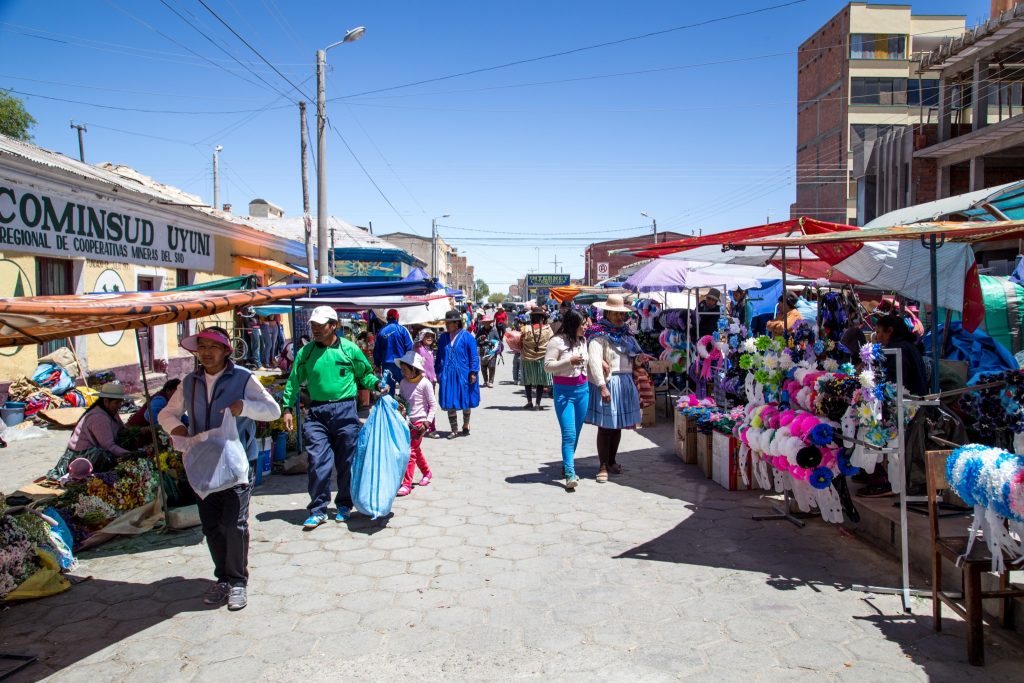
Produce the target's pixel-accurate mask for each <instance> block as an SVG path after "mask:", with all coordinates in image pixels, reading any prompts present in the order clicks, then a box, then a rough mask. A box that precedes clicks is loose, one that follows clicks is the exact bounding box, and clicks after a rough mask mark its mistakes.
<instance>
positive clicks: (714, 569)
mask: <svg viewBox="0 0 1024 683" xmlns="http://www.w3.org/2000/svg"><path fill="white" fill-rule="evenodd" d="M509 375H510V371H509V364H508V363H506V364H504V365H502V366H499V370H498V379H499V380H500V381H501V383H500V384H499V385H498V386H497V387H495V388H493V389H484V390H483V394H484V399H483V405H482V406H481V407H480V408H479V409H478V410H476V411H474V414H473V421H472V422H473V424H472V427H473V430H472V431H473V433H472V436H470V437H468V438H459V439H457V440H454V441H447V440H437V441H433V440H427V441H425V453H426V456H427V458H428V460H429V462H430V464H431V467H432V468H433V470H434V472H435V477H434V481H433V483H432V484H431V485H430V486H429V487H425V488H417V489H414V492H413V494H412V495H411V496H409V497H407V498H404V499H399V500H398V502H397V503H396V505H395V510H394V514H393V516H392V517H391V518H390V519H388V520H387V521H386V523H384V522H371V521H369V520H367V519H366V518H360V517H356V518H355V519H354V520H353V521H352V522H351V523H350V524H349V525H347V526H345V525H338V524H335V523H334V522H333V521H332V522H329V523H328V524H327V525H324V526H322V527H320V528H319V529H316V530H315V531H312V532H308V533H306V532H303V531H302V529H301V528H300V526H299V524H300V523H301V522H302V520H303V519H304V517H305V516H306V510H305V504H306V502H307V496H306V479H305V476H291V477H285V476H274V477H271V479H270V480H269V483H267V484H266V485H264V486H262V487H260V488H258V489H257V492H256V495H254V497H253V536H252V549H251V555H250V564H251V575H252V579H251V583H250V598H249V606H248V607H247V608H246V609H245V610H244V611H242V612H238V613H230V612H228V611H227V610H226V609H224V608H220V609H207V608H204V607H203V605H202V604H201V601H200V595H201V594H202V592H203V591H204V590H205V589H206V587H207V586H208V580H209V577H210V572H211V564H210V559H209V556H208V554H207V550H206V547H205V546H204V544H203V542H202V539H201V535H200V534H199V532H198V530H197V529H193V530H190V531H186V532H179V533H172V534H157V533H150V534H148V535H146V536H144V537H141V538H137V539H132V540H126V541H119V542H112V543H108V544H107V545H105V546H102V547H100V548H99V549H98V550H95V551H92V552H87V553H85V554H84V555H83V557H82V558H81V559H82V565H81V568H80V569H79V570H78V571H77V572H76V573H77V574H78V575H80V576H86V575H90V576H92V577H93V578H92V580H90V581H86V582H84V583H82V584H80V585H77V586H75V587H73V588H72V589H71V590H69V591H67V592H65V593H64V594H62V595H59V596H56V597H52V598H48V599H44V600H39V601H35V602H32V603H27V604H20V605H14V606H12V607H11V608H10V609H7V610H5V611H3V612H0V651H3V652H7V653H30V654H34V655H38V656H39V658H40V660H39V662H38V663H37V664H35V665H33V666H32V667H30V668H28V669H26V670H25V671H24V672H23V674H22V676H21V678H20V679H17V678H16V680H37V679H40V678H43V677H46V676H52V677H53V679H54V680H61V681H72V680H82V681H97V680H132V681H149V680H172V681H180V680H193V679H194V680H210V681H214V680H221V681H222V680H225V679H228V678H230V679H231V680H235V681H243V680H256V679H259V680H281V681H285V680H302V679H313V678H314V677H315V678H317V679H324V677H325V676H328V675H330V676H342V677H344V679H345V680H385V679H393V678H394V677H396V676H401V677H403V678H408V679H426V680H453V679H455V680H459V679H474V680H495V679H497V680H507V679H518V678H545V679H558V680H572V679H576V680H579V679H583V678H587V679H597V680H623V681H625V680H644V681H647V680H674V679H681V678H686V679H687V680H713V681H728V680H742V681H753V680H766V681H767V680H785V681H794V680H814V681H820V680H859V681H880V680H928V679H930V680H938V681H952V680H972V681H983V680H1003V681H1010V680H1018V681H1019V680H1020V678H1021V674H1020V671H1021V667H1022V665H1024V658H1022V656H1021V654H1020V653H1019V652H1018V651H1015V650H1013V649H1012V648H1011V647H1010V645H1009V644H1007V643H1004V642H1003V641H1002V640H1000V639H994V638H992V636H991V632H992V629H989V630H987V633H988V634H989V637H988V641H987V643H986V657H987V660H988V665H987V666H986V667H985V668H984V669H976V668H973V667H969V666H968V665H967V664H966V648H965V642H964V637H963V628H962V624H961V623H960V622H958V621H954V620H953V619H952V618H948V619H947V622H946V624H945V625H944V630H943V632H942V633H941V634H936V633H934V632H933V631H932V629H931V605H930V601H928V600H918V601H917V602H916V605H915V613H914V614H913V615H903V614H902V613H901V612H900V608H899V601H898V599H897V598H896V597H894V596H887V595H867V594H864V593H860V592H855V591H853V590H851V589H850V585H851V584H854V583H862V584H868V585H893V584H894V583H895V582H896V581H897V579H898V567H897V564H896V563H895V562H892V561H890V560H888V559H886V558H884V557H883V556H881V555H880V554H879V553H878V552H876V551H875V550H874V549H872V548H870V547H868V546H866V545H864V544H863V543H862V542H861V541H858V540H856V539H854V538H852V537H850V536H849V535H846V534H843V533H841V532H840V531H839V529H838V528H836V527H834V526H829V525H825V524H823V523H821V521H820V520H812V521H810V522H809V524H808V526H807V527H806V528H805V529H797V528H796V527H794V526H791V525H790V524H788V523H786V522H778V521H766V522H758V521H753V520H752V519H751V516H752V515H754V514H758V513H764V512H765V511H766V510H767V509H768V507H769V502H768V501H766V500H764V499H763V498H761V496H760V494H759V493H757V492H747V493H735V492H733V493H730V492H727V491H725V490H723V489H721V488H720V487H719V486H718V485H717V484H715V483H714V482H712V481H710V480H707V479H705V478H704V477H703V475H701V474H700V473H699V471H698V470H697V468H696V467H693V466H684V465H682V464H681V463H680V462H679V461H678V459H677V458H676V456H675V455H674V454H673V451H672V441H671V439H672V435H671V425H670V423H669V422H668V421H666V420H664V419H663V418H660V417H659V420H660V422H659V425H658V426H657V427H656V428H653V429H644V430H640V431H637V432H635V433H627V434H626V435H625V436H624V437H623V440H622V449H621V451H622V456H621V458H620V461H621V462H622V464H623V466H624V468H625V469H626V471H625V472H624V473H623V474H621V475H619V476H614V477H613V478H612V480H611V482H610V483H608V484H604V485H598V484H596V483H595V482H594V480H593V476H594V474H595V473H596V469H597V467H596V456H594V438H595V432H594V431H593V428H592V427H589V426H588V427H587V428H586V429H585V430H584V432H583V437H582V441H581V447H580V452H579V454H578V456H579V460H578V462H579V465H578V469H579V474H580V475H581V476H582V477H583V482H582V484H581V485H580V487H579V489H578V490H577V491H576V492H575V493H567V492H566V491H564V490H563V488H562V487H561V483H560V480H559V477H560V475H561V467H560V461H559V458H558V452H557V440H558V429H557V425H556V422H555V416H554V414H553V411H552V409H551V408H550V405H551V404H550V399H548V401H547V405H548V409H547V410H545V411H543V412H526V411H523V410H522V409H521V407H520V406H521V404H522V397H521V395H520V393H519V389H518V388H517V387H513V386H511V385H510V384H509V383H508V381H509V379H510V377H509ZM442 421H443V420H442ZM442 421H439V423H438V426H441V422H442ZM59 436H60V439H63V438H64V434H60V435H59ZM48 440H49V441H50V442H51V443H52V444H53V447H52V449H51V450H50V451H49V452H48V454H45V455H43V456H41V457H39V458H38V460H39V462H38V463H36V464H37V468H36V471H37V472H42V471H43V469H45V468H44V467H43V465H44V464H46V463H48V462H49V461H50V460H53V459H55V458H56V455H57V453H58V450H57V449H58V448H59V446H58V443H59V444H62V443H63V441H60V442H58V441H57V439H56V438H54V437H48ZM39 441H41V440H39ZM36 443H37V442H23V443H21V444H15V445H12V447H11V448H9V449H7V451H6V452H0V462H3V465H2V466H0V480H3V481H4V482H5V483H12V484H17V483H21V482H20V481H18V482H12V481H11V480H10V476H11V473H12V472H17V473H19V474H22V473H24V457H25V456H24V453H25V452H26V451H27V449H30V448H34V447H36V446H35V445H34V444H36ZM19 458H21V460H20V461H19ZM19 462H20V464H19ZM19 468H20V469H19ZM947 614H948V612H947Z"/></svg>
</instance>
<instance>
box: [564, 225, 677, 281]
mask: <svg viewBox="0 0 1024 683" xmlns="http://www.w3.org/2000/svg"><path fill="white" fill-rule="evenodd" d="M683 237H689V235H683V234H680V233H678V232H659V233H658V242H669V241H671V240H678V239H682V238H683ZM648 244H651V237H650V235H641V236H639V237H627V238H625V239H621V240H609V241H608V242H595V243H594V244H591V245H590V246H589V247H587V251H586V254H585V256H586V258H585V260H584V264H585V268H586V271H587V272H586V273H585V274H584V277H583V280H584V284H586V285H592V284H594V283H595V282H598V281H600V280H601V279H603V278H599V277H598V276H597V264H598V263H601V262H607V263H608V276H609V277H615V275H616V274H617V273H618V272H619V269H620V268H624V267H625V266H628V265H630V264H632V263H636V262H637V261H638V260H640V259H638V258H637V257H636V256H629V255H627V254H612V255H609V254H608V252H609V251H614V250H615V249H628V248H630V247H640V246H645V245H648Z"/></svg>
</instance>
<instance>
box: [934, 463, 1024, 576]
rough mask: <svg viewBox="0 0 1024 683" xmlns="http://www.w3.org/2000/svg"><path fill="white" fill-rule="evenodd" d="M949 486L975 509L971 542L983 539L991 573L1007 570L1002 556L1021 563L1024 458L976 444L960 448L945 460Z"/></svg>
mask: <svg viewBox="0 0 1024 683" xmlns="http://www.w3.org/2000/svg"><path fill="white" fill-rule="evenodd" d="M946 479H947V480H948V481H949V485H950V487H951V488H952V489H953V490H954V491H956V494H957V495H958V496H960V498H962V499H963V501H964V502H965V503H967V504H968V505H973V506H974V523H973V524H972V525H971V540H970V541H969V542H968V545H967V550H966V551H965V552H964V555H965V556H966V555H968V554H970V552H971V547H972V546H973V544H974V541H975V539H977V538H978V537H979V536H980V537H982V538H983V539H984V540H985V543H986V545H987V546H988V550H989V553H991V555H992V571H994V572H1000V571H1003V570H1005V569H1006V563H1005V561H1004V558H1003V555H1004V553H1005V554H1006V556H1007V557H1009V558H1010V561H1011V562H1012V563H1014V564H1021V563H1022V562H1024V456H1021V455H1016V454H1015V453H1009V452H1007V451H1004V450H1001V449H999V448H989V447H988V446H982V445H978V444H971V445H969V446H961V447H960V448H958V449H956V450H955V451H953V453H952V454H951V455H950V456H949V458H948V459H947V461H946Z"/></svg>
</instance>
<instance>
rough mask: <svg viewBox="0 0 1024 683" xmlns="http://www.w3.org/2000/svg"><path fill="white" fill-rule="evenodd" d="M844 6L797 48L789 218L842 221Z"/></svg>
mask: <svg viewBox="0 0 1024 683" xmlns="http://www.w3.org/2000/svg"><path fill="white" fill-rule="evenodd" d="M849 26H850V15H849V8H845V9H843V10H842V11H841V12H839V14H837V15H835V16H834V17H832V18H831V19H830V20H829V21H828V22H827V23H826V24H825V25H824V26H822V27H821V28H820V29H818V30H817V31H816V32H815V33H814V34H813V35H812V36H811V37H810V38H808V39H807V40H806V41H805V42H804V43H803V44H802V45H801V46H800V49H799V51H798V52H797V95H798V99H799V102H798V103H797V153H796V163H797V173H796V202H795V203H794V205H793V207H792V209H791V212H792V215H793V217H796V216H802V215H807V216H812V217H814V218H820V219H822V220H828V221H835V222H841V223H845V222H846V212H845V211H844V210H842V209H841V208H838V207H844V206H846V195H847V185H846V184H845V183H843V182H837V181H842V180H844V179H845V177H846V173H845V172H842V171H840V170H838V169H839V167H843V168H845V165H846V160H847V151H846V150H847V147H848V141H847V140H846V131H847V129H848V125H847V121H848V116H847V81H848V80H849V78H848V75H849V62H848V59H847V50H848V47H847V36H848V34H849Z"/></svg>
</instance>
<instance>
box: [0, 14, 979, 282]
mask: <svg viewBox="0 0 1024 683" xmlns="http://www.w3.org/2000/svg"><path fill="white" fill-rule="evenodd" d="M203 1H204V2H206V4H207V5H209V7H210V8H212V9H213V11H214V12H216V13H217V14H218V15H220V17H221V18H222V19H224V21H225V22H227V24H229V25H230V26H231V27H232V28H234V29H235V31H237V32H238V33H239V34H240V35H241V36H242V38H244V39H245V40H246V41H248V42H249V43H250V44H252V45H253V46H254V47H255V48H256V49H257V50H258V51H259V52H260V53H261V54H262V55H263V56H264V57H265V58H266V59H267V60H268V61H269V62H271V63H272V64H274V66H275V67H277V69H278V70H279V71H281V72H282V74H283V75H284V76H285V77H287V79H288V80H290V81H291V82H292V83H293V84H295V85H296V86H298V88H299V89H300V90H302V91H303V92H304V93H305V94H306V95H307V96H309V97H310V98H313V99H315V95H316V93H315V78H314V63H315V51H316V49H317V48H319V47H324V46H326V45H327V44H330V43H332V42H335V41H337V40H340V39H341V37H342V36H343V35H344V33H345V31H346V30H347V29H349V28H352V27H355V26H360V25H362V26H366V27H367V32H366V36H365V37H364V38H363V40H361V41H359V42H356V43H351V44H346V45H341V46H338V47H336V48H334V49H332V50H331V51H330V52H329V53H328V63H329V73H328V77H327V87H326V92H327V96H328V98H338V99H335V100H333V101H331V102H329V104H328V117H329V119H330V121H331V124H332V128H333V129H335V130H334V131H329V132H328V139H327V145H328V150H327V171H328V193H329V194H328V197H329V201H328V206H329V209H330V212H331V213H332V214H334V215H337V216H341V217H342V218H344V219H346V220H348V221H350V222H352V223H356V224H359V225H366V224H367V223H368V222H371V221H372V223H373V226H374V231H375V232H377V233H385V232H392V231H405V232H409V231H412V232H417V233H420V234H424V235H426V234H429V232H430V221H431V218H432V217H436V216H441V215H442V214H445V213H448V214H451V217H450V218H448V219H443V220H441V221H439V223H440V224H441V225H442V226H443V227H442V228H441V229H440V232H441V234H442V235H443V236H444V237H445V238H446V239H448V240H449V241H450V242H452V243H453V244H454V245H455V246H456V247H458V248H459V250H460V252H463V253H466V254H468V256H469V258H470V263H472V264H474V265H475V266H476V269H477V274H478V276H479V277H482V278H483V279H484V280H485V281H487V282H488V283H490V284H491V286H492V289H497V290H505V289H507V286H508V284H509V283H511V282H513V281H514V280H515V279H516V278H518V277H521V276H522V275H524V274H525V273H526V272H527V270H528V269H536V268H538V261H539V268H540V270H541V272H553V269H554V268H555V266H554V265H553V263H552V261H554V260H555V259H556V258H557V259H558V261H559V268H560V269H561V270H563V271H564V272H569V273H571V274H572V275H574V276H579V275H580V274H581V273H582V263H583V259H582V254H583V250H584V246H585V243H586V242H587V241H598V240H602V239H611V238H617V237H626V236H630V235H636V234H641V233H643V232H645V231H649V227H647V226H649V225H650V223H649V221H648V219H646V218H643V217H641V216H640V212H641V211H645V212H647V213H648V214H650V215H651V216H653V217H655V218H656V219H657V220H658V228H659V230H677V231H681V232H689V231H690V230H693V229H697V228H700V229H703V230H705V231H708V230H722V229H727V228H736V227H743V226H747V225H752V224H755V223H758V222H761V221H763V220H764V219H765V218H766V217H769V216H770V217H771V218H775V219H777V218H780V217H784V216H786V215H787V214H788V207H789V204H790V203H791V202H792V201H793V197H794V188H793V180H792V164H793V162H794V156H795V150H794V145H795V142H794V141H795V126H796V121H795V119H796V117H795V109H796V105H795V92H796V66H795V65H796V56H795V51H796V49H797V46H798V45H799V44H800V43H801V42H802V41H803V40H804V39H805V38H806V37H807V36H808V35H810V33H812V32H813V31H814V30H816V29H817V28H818V27H819V26H820V25H821V24H823V23H824V22H825V21H826V20H827V19H828V18H830V17H831V16H832V15H833V14H834V13H835V12H837V11H838V10H839V9H840V8H841V7H843V5H844V3H843V2H839V1H837V0H804V1H803V2H798V3H796V4H793V5H791V6H788V7H782V8H779V9H774V10H771V11H765V12H762V13H758V14H753V15H750V16H747V17H737V18H733V19H728V20H724V21H720V22H716V23H710V24H707V25H704V26H701V27H696V28H690V29H681V30H677V31H672V32H668V33H663V34H661V35H656V36H653V37H649V38H644V39H639V40H632V41H628V42H622V43H619V44H615V45H609V46H606V47H601V48H596V49H591V50H584V51H578V52H574V53H572V54H567V55H563V56H558V57H553V58H550V59H542V60H538V61H531V62H529V63H525V64H519V65H516V66H511V67H508V68H501V69H493V70H488V71H483V72H480V73H476V74H471V75H466V76H459V77H455V78H448V79H445V80H440V81H435V82H431V83H424V84H422V85H416V86H413V87H398V88H395V87H394V86H404V85H406V84H410V83H415V82H418V81H424V80H428V79H435V78H439V77H443V76H448V75H453V74H460V73H462V72H466V71H472V70H476V69H484V68H487V67H493V66H498V65H503V64H507V63H510V62H516V61H520V60H529V59H531V58H535V57H540V56H545V55H549V54H553V53H560V52H564V51H570V50H574V49H576V48H581V47H586V46H591V45H596V44H600V43H605V42H612V41H619V40H621V39H624V38H630V37H633V36H639V35H643V34H648V33H653V32H659V31H664V30H666V29H671V28H675V27H679V26H684V25H690V24H694V23H697V22H704V21H707V20H711V19H715V18H718V17H723V16H726V15H732V14H739V13H743V12H750V11H754V10H758V9H761V8H765V7H769V6H772V5H781V4H784V3H786V2H787V1H788V0H734V1H733V2H730V3H703V2H702V3H698V2H680V1H677V2H670V1H667V0H665V1H657V2H655V1H650V2H643V1H638V2H629V3H627V2H622V1H619V2H608V1H595V0H589V1H584V0H571V1H561V2H551V1H550V0H547V1H541V0H521V1H519V2H514V3H513V2H502V3H498V2H480V1H479V0H477V1H470V0H451V1H448V2H424V1H423V0H393V1H390V2H380V1H377V2H368V1H365V0H364V1H358V2H357V1H352V0H347V1H339V0H335V1H321V0H203ZM988 6H989V3H988V2H987V1H986V0H955V1H954V0H927V1H920V2H916V3H914V4H913V7H914V11H915V13H918V14H964V15H966V16H967V20H968V24H969V25H973V24H976V23H978V22H979V21H981V20H983V19H985V18H987V15H988ZM172 8H173V9H174V10H176V11H177V12H178V13H179V14H181V15H182V16H183V17H184V18H185V19H187V20H188V21H189V22H190V23H191V24H193V25H194V26H197V27H198V28H199V29H201V30H202V31H203V33H205V34H206V35H207V36H209V39H207V38H206V37H204V36H203V35H201V34H200V33H199V32H198V31H196V29H195V28H193V27H192V26H190V25H189V24H188V23H186V22H185V21H183V20H182V19H181V18H179V17H178V16H176V15H175V13H174V12H172ZM218 46H219V47H218ZM235 59H237V60H238V61H237V62H236V61H234V60H235ZM238 62H242V63H243V64H244V65H245V66H247V67H249V69H251V71H250V70H247V69H245V68H243V67H242V66H240V65H239V63H238ZM0 64H3V65H4V66H3V67H0V88H11V89H14V90H18V91H22V92H24V93H33V94H34V95H36V96H23V97H24V99H25V101H26V105H27V107H28V109H29V111H30V112H31V113H32V114H33V116H35V118H36V119H37V120H38V125H37V126H36V128H35V130H34V135H35V141H36V143H37V144H39V145H41V146H43V147H47V148H49V149H54V150H57V151H60V152H63V153H65V154H68V155H70V156H77V153H78V147H77V138H76V136H75V132H74V131H73V130H71V129H70V127H69V123H70V121H71V120H74V121H75V122H81V123H85V124H87V126H88V128H89V131H88V133H87V134H86V157H87V160H88V161H90V162H92V163H98V162H101V161H113V162H117V163H122V164H127V165H129V166H132V167H134V168H136V169H138V170H140V171H141V172H143V173H146V174H147V175H150V176H153V177H154V178H156V179H158V180H160V181H162V182H165V183H168V184H171V185H176V186H178V187H181V188H183V189H185V190H187V191H189V192H192V193H195V194H198V195H200V196H201V197H203V198H204V200H206V201H211V200H212V194H213V191H212V184H213V183H212V165H211V154H212V149H213V146H214V145H216V144H220V145H223V147H224V151H223V153H222V155H221V168H222V177H221V202H222V203H224V202H228V203H231V204H233V205H234V207H235V211H240V212H242V213H244V212H245V211H246V207H247V205H248V202H249V200H250V199H252V198H254V197H257V196H258V197H263V198H265V199H268V200H270V201H272V202H274V203H276V204H279V205H281V206H282V207H284V209H285V211H286V212H287V213H288V214H289V215H297V214H300V213H301V210H302V195H301V184H300V173H299V149H298V139H299V133H298V120H299V116H298V107H297V105H296V104H294V102H296V101H297V100H298V99H299V97H300V96H299V94H298V93H297V92H296V91H295V90H294V89H293V88H292V86H291V85H289V83H288V82H287V81H286V80H285V79H284V78H282V77H281V76H280V75H278V74H277V73H275V72H274V71H273V70H272V69H271V68H270V67H269V66H267V65H266V64H265V63H263V62H262V61H260V59H259V57H257V56H256V55H255V54H254V53H253V52H251V51H249V49H248V48H246V47H245V45H244V44H243V43H242V42H241V41H240V40H239V39H238V38H236V37H235V36H234V35H232V34H231V33H230V32H229V30H228V29H227V28H225V27H224V25H223V24H221V23H220V22H219V21H218V20H217V19H216V18H215V17H214V16H213V14H211V13H210V12H209V11H208V10H207V9H205V8H204V7H203V5H202V4H201V3H200V1H199V0H95V1H93V2H69V1H67V0H63V1H61V2H47V3H44V2H38V1H36V0H0ZM261 79H262V80H261ZM263 81H266V83H264V82H263ZM386 88H390V89H389V90H386V91H384V92H376V93H373V94H362V93H369V92H370V91H378V90H381V89H386ZM38 96H47V97H51V98H57V99H58V100H75V101H77V102H79V103H72V102H67V101H57V100H48V99H43V98H42V97H38ZM82 103H93V104H104V105H108V106H110V107H121V108H126V109H130V110H149V111H146V112H144V111H123V110H118V109H104V108H99V107H94V106H88V105H86V104H82ZM155 111H173V112H189V113H152V112H155ZM221 112H235V113H221ZM314 114H315V107H313V106H312V105H309V123H310V133H311V135H315V115H314ZM339 133H340V136H343V137H344V139H345V140H346V141H347V142H348V144H349V145H350V146H351V148H352V151H353V152H354V156H353V154H350V153H349V151H348V150H347V149H346V147H345V144H344V143H343V141H342V139H341V137H340V136H339ZM356 158H358V162H357V161H356ZM360 163H361V164H362V166H363V167H364V168H365V172H364V171H363V170H362V169H361V168H360ZM310 172H311V174H313V169H312V166H311V171H310ZM368 176H369V177H368ZM370 178H372V182H371V180H370ZM374 183H376V186H377V187H379V189H380V191H378V189H377V187H375V186H374ZM315 194H316V188H315V184H313V180H312V179H311V195H312V200H313V203H314V212H315ZM382 195H383V196H382Z"/></svg>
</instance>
